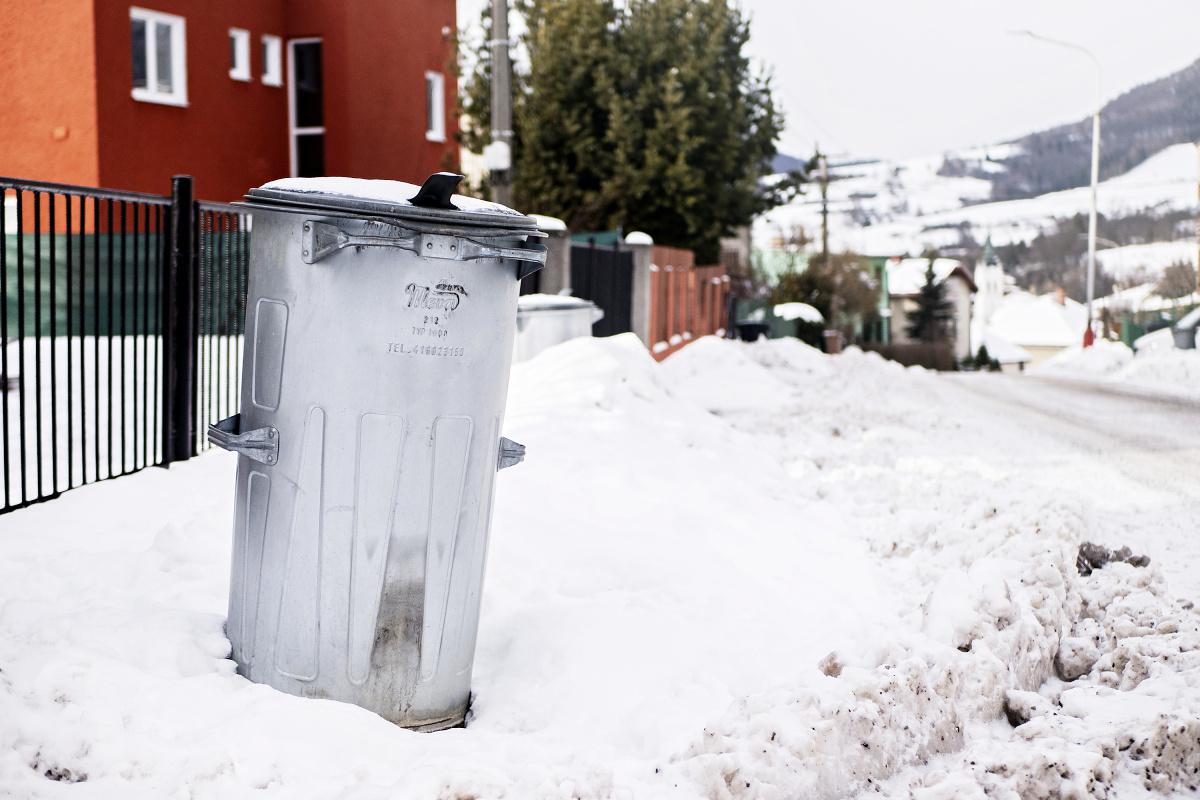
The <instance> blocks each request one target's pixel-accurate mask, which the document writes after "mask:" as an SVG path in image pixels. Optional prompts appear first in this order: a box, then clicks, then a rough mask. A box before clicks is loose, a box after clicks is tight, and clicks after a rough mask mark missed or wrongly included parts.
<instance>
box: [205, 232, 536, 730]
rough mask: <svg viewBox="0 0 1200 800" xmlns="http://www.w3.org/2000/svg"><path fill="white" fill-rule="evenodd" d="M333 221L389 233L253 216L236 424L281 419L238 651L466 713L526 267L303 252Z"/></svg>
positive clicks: (400, 253) (383, 253) (248, 533)
mask: <svg viewBox="0 0 1200 800" xmlns="http://www.w3.org/2000/svg"><path fill="white" fill-rule="evenodd" d="M322 222H324V223H326V224H333V225H336V226H340V227H341V228H342V229H343V230H348V231H350V232H351V233H361V234H365V235H372V234H378V233H379V229H380V226H378V225H373V224H372V223H365V224H364V223H363V222H361V221H355V220H350V219H338V218H328V219H324V220H323V218H322V217H321V216H320V215H319V214H312V213H285V212H271V211H264V210H255V212H254V230H253V242H252V255H251V270H250V278H249V290H248V293H247V299H246V349H245V360H244V363H243V378H244V379H243V382H242V396H241V430H242V431H249V430H255V429H264V428H265V429H274V430H275V431H277V437H278V452H277V455H275V456H274V457H273V461H274V463H264V462H263V461H261V460H256V459H251V458H250V457H247V456H246V455H242V456H240V458H239V460H238V471H237V500H236V519H235V523H234V546H233V569H232V582H231V587H230V600H229V620H228V625H227V632H228V636H229V639H230V641H231V643H232V645H233V658H234V660H235V661H236V662H237V664H238V668H239V671H240V672H241V673H242V674H243V675H245V676H246V677H248V678H249V679H251V680H253V681H256V682H260V683H265V684H268V685H270V686H273V687H275V688H277V689H280V690H283V691H285V692H289V693H292V694H296V695H302V696H306V697H323V698H332V699H335V700H342V701H346V702H350V703H355V704H357V705H360V706H364V707H366V708H368V709H371V710H373V711H375V712H377V713H379V714H380V715H382V716H383V717H385V718H386V719H389V720H391V721H393V722H396V723H398V724H400V725H403V726H406V727H413V728H425V729H437V728H443V727H449V726H453V725H456V724H458V723H460V722H462V720H463V717H464V714H465V713H466V709H467V704H468V699H469V694H470V682H471V667H472V659H473V654H474V649H475V638H476V630H477V626H478V618H479V603H480V591H481V587H482V581H483V572H484V560H485V556H486V552H487V540H488V529H489V525H490V518H491V503H492V494H493V482H494V479H495V474H496V469H497V446H498V443H499V441H500V423H501V417H502V416H503V413H504V401H505V395H506V392H507V385H508V376H509V369H510V362H511V358H512V347H513V338H514V330H515V313H514V310H515V307H516V298H517V287H518V280H517V274H516V270H515V269H514V264H513V262H512V261H510V260H499V259H496V258H490V259H487V258H484V259H477V260H470V261H461V260H455V259H453V258H429V257H425V256H423V255H418V254H417V253H415V252H411V251H409V250H404V249H398V248H394V247H384V246H379V247H375V246H368V247H345V248H343V249H339V250H336V251H335V252H332V253H330V254H328V255H325V256H324V257H322V258H321V260H319V261H317V262H316V263H305V261H304V260H303V259H302V250H304V248H305V247H307V246H309V244H308V241H307V240H306V239H305V237H304V226H305V225H312V224H314V223H322ZM508 244H512V245H519V244H520V239H519V238H518V239H514V240H513V241H512V242H508ZM304 252H305V253H307V251H304ZM272 435H273V436H274V435H276V434H272Z"/></svg>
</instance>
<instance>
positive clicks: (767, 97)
mask: <svg viewBox="0 0 1200 800" xmlns="http://www.w3.org/2000/svg"><path fill="white" fill-rule="evenodd" d="M516 8H517V11H518V13H519V14H521V16H522V18H523V23H524V24H523V26H520V27H521V28H523V29H524V33H523V34H522V36H521V42H520V44H521V46H522V51H523V53H524V56H525V57H524V58H523V59H520V60H519V62H518V63H519V64H523V65H524V66H522V67H521V68H520V69H518V70H517V72H519V73H520V74H519V75H518V76H515V77H514V87H516V88H515V92H516V93H517V94H518V95H519V97H514V115H513V116H514V143H513V150H514V165H515V170H514V178H515V182H514V187H513V188H514V195H515V198H516V203H517V204H518V205H519V206H520V207H521V208H523V209H526V210H529V211H534V212H538V213H544V214H551V215H554V216H559V217H562V218H563V219H565V220H566V221H567V223H568V225H570V226H571V228H572V229H575V230H597V229H605V228H615V227H618V226H621V227H625V228H626V229H629V228H638V229H641V230H645V231H646V232H648V233H650V234H651V235H652V236H653V237H654V238H655V240H656V241H658V242H660V243H663V244H671V245H678V246H683V247H691V248H693V249H695V250H696V251H697V258H698V259H699V260H700V261H701V262H705V261H708V262H711V261H715V260H716V257H717V240H718V239H719V237H721V236H723V235H727V234H728V233H730V232H731V231H732V230H733V229H734V228H735V227H737V226H738V225H742V224H746V223H748V222H749V221H750V220H751V219H752V218H753V217H754V216H755V215H757V214H758V213H760V212H761V211H764V210H766V209H768V208H771V207H773V206H775V205H778V204H779V203H781V202H784V201H785V200H786V199H787V198H788V197H789V196H790V195H791V194H792V193H793V192H794V191H795V190H796V187H797V186H798V184H799V182H800V181H801V180H802V176H801V175H800V174H798V173H797V174H795V175H793V176H791V177H790V178H789V179H788V180H785V181H782V182H779V183H777V184H775V185H772V186H769V187H764V186H762V185H761V183H760V179H761V178H762V176H763V175H764V174H766V173H767V172H768V171H769V168H770V167H769V165H770V161H771V159H772V158H773V157H774V155H775V142H776V140H777V139H778V137H779V134H780V132H781V131H782V128H783V118H782V115H781V113H780V111H779V109H778V108H777V107H776V105H775V101H774V98H773V96H772V94H771V86H770V81H769V78H768V77H767V76H764V75H761V74H759V73H757V72H756V71H755V70H754V69H753V68H752V66H751V64H750V61H749V58H748V57H747V56H746V54H745V52H744V51H745V46H746V43H747V41H748V39H749V23H748V20H747V19H746V17H745V16H743V14H742V12H741V11H740V9H739V8H738V7H736V6H735V5H734V4H732V3H730V2H729V0H627V2H624V3H621V4H620V6H618V4H617V3H615V2H614V0H520V2H518V4H517V6H516ZM485 38H486V37H485ZM477 61H478V64H477V66H476V69H475V71H474V73H473V75H472V77H471V79H470V80H469V81H468V84H467V87H466V91H465V92H464V98H463V104H462V111H463V114H464V116H465V117H466V119H467V123H468V124H467V130H466V132H465V134H464V137H463V142H464V144H466V145H467V146H468V147H469V148H470V149H475V150H478V149H479V148H480V147H481V145H482V144H483V143H485V142H486V141H487V138H488V133H487V132H488V130H489V128H490V124H489V123H490V120H489V116H490V115H489V114H488V113H487V111H488V106H487V103H486V98H487V92H488V90H489V81H490V75H489V70H488V62H489V54H488V52H487V50H486V48H483V49H481V50H480V51H479V57H478V59H477Z"/></svg>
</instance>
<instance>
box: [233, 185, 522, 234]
mask: <svg viewBox="0 0 1200 800" xmlns="http://www.w3.org/2000/svg"><path fill="white" fill-rule="evenodd" d="M461 179H462V176H460V175H454V174H452V173H445V172H439V173H435V174H434V175H431V176H430V177H429V179H427V180H426V182H425V185H424V186H417V185H415V184H411V183H406V182H405V181H389V180H372V179H368V178H282V179H280V180H275V181H271V182H269V183H264V184H263V185H262V186H260V187H258V188H257V189H251V190H250V191H249V192H247V193H246V198H247V199H248V200H249V201H250V202H251V204H255V205H271V206H275V207H283V208H286V207H293V208H295V209H296V210H298V211H299V210H329V211H347V212H352V213H357V214H376V215H382V216H388V217H400V218H405V219H416V220H425V221H429V222H445V223H451V224H458V225H489V226H493V227H495V226H497V225H503V226H505V227H511V228H521V229H525V228H528V229H530V230H536V228H537V223H536V222H535V221H534V220H533V219H532V218H530V217H527V216H525V215H524V214H522V213H521V212H519V211H514V210H513V209H511V208H509V207H508V206H502V205H500V204H499V203H490V202H488V201H487V200H477V199H476V198H474V197H467V196H465V195H461V194H454V195H451V194H450V192H449V190H450V188H452V187H453V186H455V185H456V184H457V183H458V181H459V180H461ZM435 184H436V186H435ZM431 186H433V187H434V190H435V192H440V193H441V194H440V196H437V197H433V198H432V200H431V202H432V204H431V202H430V198H428V197H427V198H425V199H426V202H424V203H414V202H413V200H414V199H416V198H418V196H419V195H421V194H422V193H423V192H426V193H427V192H428V191H429V190H430V187H431Z"/></svg>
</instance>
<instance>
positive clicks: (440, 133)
mask: <svg viewBox="0 0 1200 800" xmlns="http://www.w3.org/2000/svg"><path fill="white" fill-rule="evenodd" d="M425 138H426V139H428V140H429V141H431V142H444V141H446V79H445V78H444V77H442V73H440V72H426V73H425Z"/></svg>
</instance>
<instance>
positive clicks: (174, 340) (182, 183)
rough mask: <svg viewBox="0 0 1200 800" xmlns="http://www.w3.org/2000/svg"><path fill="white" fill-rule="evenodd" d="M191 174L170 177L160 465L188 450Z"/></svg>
mask: <svg viewBox="0 0 1200 800" xmlns="http://www.w3.org/2000/svg"><path fill="white" fill-rule="evenodd" d="M194 212H195V201H194V199H193V195H192V179H191V177H190V176H187V175H176V176H175V177H174V178H172V179H171V210H170V214H169V219H170V223H169V227H170V251H169V252H170V261H169V263H168V264H167V265H166V266H167V269H166V272H165V280H164V282H163V292H162V295H163V303H162V308H163V321H164V323H165V327H164V330H163V338H164V347H163V384H164V385H163V404H162V405H163V414H162V420H163V427H162V438H163V458H162V463H163V464H164V465H169V464H172V463H174V462H176V461H185V460H187V459H188V458H190V457H191V455H192V431H191V426H192V420H193V418H194V414H193V404H194V398H195V366H196V358H195V346H196V335H195V332H196V320H195V309H196V302H195V301H196V291H195V288H196V287H195V284H196V259H195V248H194V246H193V245H194V241H193V234H194V232H195V222H196V221H195V213H194Z"/></svg>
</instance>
